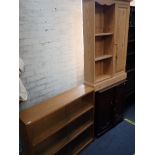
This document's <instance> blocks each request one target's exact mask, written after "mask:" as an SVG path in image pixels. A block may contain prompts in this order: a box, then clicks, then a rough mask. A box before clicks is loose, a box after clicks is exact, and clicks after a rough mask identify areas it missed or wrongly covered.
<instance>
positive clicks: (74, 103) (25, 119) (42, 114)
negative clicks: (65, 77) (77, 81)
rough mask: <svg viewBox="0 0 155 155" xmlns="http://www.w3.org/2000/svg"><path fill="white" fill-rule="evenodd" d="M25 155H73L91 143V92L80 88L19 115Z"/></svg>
mask: <svg viewBox="0 0 155 155" xmlns="http://www.w3.org/2000/svg"><path fill="white" fill-rule="evenodd" d="M20 133H21V136H22V139H23V144H24V145H23V146H24V150H25V154H26V155H55V154H57V155H73V154H74V155H75V154H78V153H79V152H80V151H81V150H82V149H83V148H84V147H85V146H86V145H88V144H89V143H90V142H91V141H92V140H93V139H94V91H93V88H91V87H89V86H85V85H80V86H78V87H76V88H73V89H71V90H69V91H66V92H64V93H62V94H60V95H58V96H55V97H53V98H51V99H49V100H48V101H45V102H43V103H40V104H38V105H35V106H33V107H31V108H29V109H26V110H24V111H22V112H20Z"/></svg>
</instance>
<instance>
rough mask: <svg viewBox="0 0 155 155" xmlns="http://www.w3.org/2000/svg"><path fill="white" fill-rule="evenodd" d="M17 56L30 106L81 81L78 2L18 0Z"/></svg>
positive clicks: (80, 33)
mask: <svg viewBox="0 0 155 155" xmlns="http://www.w3.org/2000/svg"><path fill="white" fill-rule="evenodd" d="M19 5H20V19H19V23H20V36H19V38H20V40H19V43H20V47H19V50H20V52H19V55H20V57H21V58H22V59H23V61H24V63H25V72H24V73H23V74H22V77H21V78H22V81H23V83H24V85H25V87H26V88H27V90H28V95H29V96H28V101H27V102H26V103H24V104H21V105H20V110H23V109H26V108H28V107H31V106H32V105H34V104H37V103H39V102H41V101H44V100H46V99H48V98H50V97H53V96H55V95H57V94H59V93H61V92H63V91H65V90H68V89H70V88H72V87H75V86H77V85H78V84H80V83H82V82H83V36H82V2H81V0H19Z"/></svg>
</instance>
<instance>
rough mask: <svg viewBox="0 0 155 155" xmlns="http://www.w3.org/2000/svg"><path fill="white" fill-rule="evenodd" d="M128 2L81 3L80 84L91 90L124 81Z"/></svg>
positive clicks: (94, 0)
mask: <svg viewBox="0 0 155 155" xmlns="http://www.w3.org/2000/svg"><path fill="white" fill-rule="evenodd" d="M129 12H130V0H83V34H84V82H85V84H87V85H89V86H92V87H94V89H95V91H99V90H101V89H105V88H108V87H110V86H112V85H115V84H117V83H119V82H120V81H123V80H124V79H126V77H127V74H126V71H125V67H126V55H127V40H128V23H129Z"/></svg>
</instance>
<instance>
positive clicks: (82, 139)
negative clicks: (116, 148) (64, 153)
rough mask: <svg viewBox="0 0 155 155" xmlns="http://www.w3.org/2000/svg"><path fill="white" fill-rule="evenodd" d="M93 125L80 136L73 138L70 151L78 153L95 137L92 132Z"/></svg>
mask: <svg viewBox="0 0 155 155" xmlns="http://www.w3.org/2000/svg"><path fill="white" fill-rule="evenodd" d="M92 130H93V127H92V126H91V127H89V128H88V129H86V130H85V131H84V132H83V133H81V135H80V136H78V137H77V138H76V139H75V140H73V141H72V142H71V144H70V153H71V154H78V153H79V152H80V151H81V150H82V149H83V148H84V147H85V146H86V145H87V144H89V143H90V142H91V141H92V140H93V139H92V135H91V132H92Z"/></svg>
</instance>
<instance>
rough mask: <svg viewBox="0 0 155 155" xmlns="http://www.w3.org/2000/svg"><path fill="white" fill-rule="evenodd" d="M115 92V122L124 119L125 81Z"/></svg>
mask: <svg viewBox="0 0 155 155" xmlns="http://www.w3.org/2000/svg"><path fill="white" fill-rule="evenodd" d="M114 89H115V93H114V124H117V123H119V122H120V121H122V120H123V107H124V104H125V83H122V84H120V85H118V86H116V87H115V88H114Z"/></svg>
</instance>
